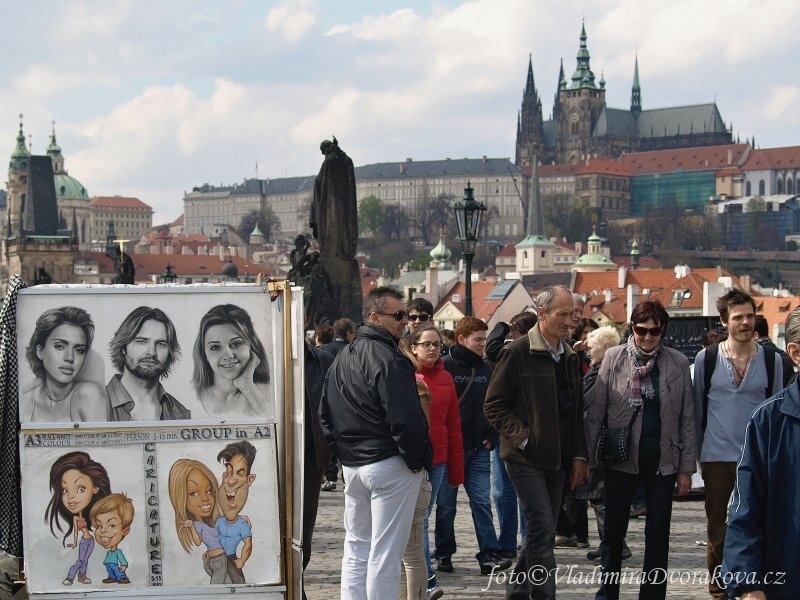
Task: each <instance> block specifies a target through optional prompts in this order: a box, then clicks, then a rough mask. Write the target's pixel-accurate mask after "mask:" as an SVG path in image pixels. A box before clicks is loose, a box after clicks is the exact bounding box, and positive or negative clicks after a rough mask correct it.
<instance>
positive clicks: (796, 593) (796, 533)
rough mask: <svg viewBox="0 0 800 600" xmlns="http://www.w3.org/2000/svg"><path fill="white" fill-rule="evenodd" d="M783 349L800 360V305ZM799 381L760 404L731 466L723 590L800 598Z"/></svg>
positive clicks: (758, 598) (748, 597) (754, 599)
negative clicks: (733, 468) (732, 480)
mask: <svg viewBox="0 0 800 600" xmlns="http://www.w3.org/2000/svg"><path fill="white" fill-rule="evenodd" d="M786 351H787V353H788V354H789V357H790V358H791V359H792V361H793V362H794V364H796V365H800V308H795V309H794V310H793V311H792V312H791V313H789V316H788V317H787V318H786ZM798 473H800V383H798V381H797V380H795V381H794V382H793V383H791V384H790V385H789V387H788V388H786V389H784V390H782V391H781V392H778V394H776V395H775V396H773V397H772V398H770V399H768V400H767V401H766V402H764V404H762V405H761V406H759V407H758V408H757V409H756V410H755V412H754V413H753V416H752V417H751V418H750V421H749V423H748V424H747V429H746V431H745V439H744V445H743V446H742V457H741V459H740V460H739V465H738V467H737V469H736V484H735V487H734V488H733V495H732V496H731V504H730V511H729V515H728V531H727V534H726V536H725V550H724V551H723V559H722V577H723V580H724V582H725V584H726V585H727V589H726V591H727V593H728V597H730V598H733V597H734V595H735V596H737V597H739V596H741V599H742V600H765V599H766V598H769V599H770V600H772V599H773V598H774V599H777V600H781V599H787V600H788V599H789V598H800V572H798V569H797V567H798V565H800V543H798V541H800V521H798V519H797V515H798V514H800V483H799V482H798Z"/></svg>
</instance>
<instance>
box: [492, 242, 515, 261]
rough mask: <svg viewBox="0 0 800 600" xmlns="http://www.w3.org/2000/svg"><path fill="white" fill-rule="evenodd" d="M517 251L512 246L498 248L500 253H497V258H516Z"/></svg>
mask: <svg viewBox="0 0 800 600" xmlns="http://www.w3.org/2000/svg"><path fill="white" fill-rule="evenodd" d="M516 255H517V250H516V248H515V247H514V244H506V245H505V246H503V247H502V248H500V252H498V253H497V256H498V257H501V258H506V257H509V256H516Z"/></svg>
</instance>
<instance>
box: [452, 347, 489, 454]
mask: <svg viewBox="0 0 800 600" xmlns="http://www.w3.org/2000/svg"><path fill="white" fill-rule="evenodd" d="M442 361H443V362H444V368H445V369H447V371H448V372H449V373H450V375H452V376H453V381H454V383H455V385H456V394H457V395H458V398H459V401H458V409H459V413H460V415H461V439H462V442H463V444H464V449H465V450H481V449H483V448H484V445H483V440H489V442H490V443H491V445H492V447H494V446H496V445H497V431H496V430H495V429H494V428H493V427H492V426H491V425H489V422H488V421H487V420H486V417H485V416H484V414H483V403H484V400H485V399H486V390H487V389H488V387H489V380H490V379H491V377H492V366H491V364H490V363H489V361H486V360H484V359H483V357H481V356H479V355H477V354H475V353H474V352H473V351H472V350H470V349H469V348H467V347H466V346H464V345H462V344H453V346H452V347H451V348H450V354H448V355H447V356H445V357H444V358H442ZM465 391H466V394H465V393H464V392H465ZM462 396H463V398H462Z"/></svg>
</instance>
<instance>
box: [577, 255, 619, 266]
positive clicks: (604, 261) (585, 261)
mask: <svg viewBox="0 0 800 600" xmlns="http://www.w3.org/2000/svg"><path fill="white" fill-rule="evenodd" d="M575 264H576V265H581V266H588V265H603V266H613V265H614V262H613V261H612V260H611V259H610V258H608V257H607V256H606V255H605V254H598V253H597V252H589V253H587V254H582V255H581V257H580V258H579V259H578V260H576V261H575Z"/></svg>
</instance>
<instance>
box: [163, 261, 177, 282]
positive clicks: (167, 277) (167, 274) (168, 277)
mask: <svg viewBox="0 0 800 600" xmlns="http://www.w3.org/2000/svg"><path fill="white" fill-rule="evenodd" d="M177 278H178V277H177V275H175V273H173V272H172V265H171V264H169V263H167V266H166V267H164V273H162V275H161V279H162V281H163V282H164V283H175V280H176V279H177Z"/></svg>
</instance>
